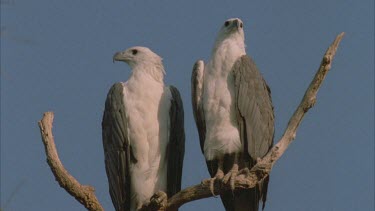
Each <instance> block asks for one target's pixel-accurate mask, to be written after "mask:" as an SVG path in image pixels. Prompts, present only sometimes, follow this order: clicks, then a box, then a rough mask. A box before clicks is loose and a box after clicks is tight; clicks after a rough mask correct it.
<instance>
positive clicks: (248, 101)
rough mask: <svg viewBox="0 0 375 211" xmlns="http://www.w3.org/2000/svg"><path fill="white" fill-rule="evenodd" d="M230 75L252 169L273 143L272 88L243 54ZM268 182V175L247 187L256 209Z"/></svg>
mask: <svg viewBox="0 0 375 211" xmlns="http://www.w3.org/2000/svg"><path fill="white" fill-rule="evenodd" d="M233 74H234V80H235V94H236V106H237V109H238V118H237V119H238V124H239V130H240V136H241V141H242V143H243V145H244V149H245V151H247V152H248V154H249V156H248V157H249V165H248V167H249V168H251V167H252V166H253V165H254V164H255V163H256V159H257V158H262V157H264V155H266V154H267V152H268V151H269V150H270V148H271V147H272V145H273V137H274V132H275V126H274V121H275V120H274V118H275V117H274V112H273V106H272V100H271V91H270V89H269V87H268V86H267V84H266V82H265V81H264V79H263V77H262V75H261V74H260V73H259V71H258V69H257V67H256V65H255V63H254V62H253V60H252V59H251V58H250V57H248V56H246V55H244V56H242V57H241V58H240V59H238V60H237V61H236V63H235V64H234V66H233ZM268 182H269V176H268V177H266V178H265V179H264V180H263V181H262V182H260V183H259V184H258V185H257V188H255V189H252V190H249V191H250V192H249V193H248V194H249V197H250V198H251V199H252V200H254V202H252V203H251V204H254V209H255V210H258V203H257V202H258V200H260V199H262V201H263V209H264V206H265V202H266V198H267V189H268ZM254 196H255V198H254ZM253 198H254V199H253Z"/></svg>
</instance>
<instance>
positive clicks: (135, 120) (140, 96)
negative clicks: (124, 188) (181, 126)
mask: <svg viewBox="0 0 375 211" xmlns="http://www.w3.org/2000/svg"><path fill="white" fill-rule="evenodd" d="M170 99H171V93H170V91H169V89H168V88H165V87H164V84H163V83H160V82H157V81H155V80H154V79H153V78H152V77H150V75H149V74H147V73H142V72H138V73H134V74H133V75H132V77H131V78H130V79H129V80H128V81H127V82H126V83H125V85H124V102H125V107H126V113H127V114H128V116H127V118H128V119H127V120H128V134H129V140H130V146H131V149H132V152H133V154H134V157H135V158H136V159H137V161H138V162H137V163H136V164H135V165H131V166H130V171H131V172H130V174H131V183H132V184H131V194H132V200H131V201H132V205H131V207H132V210H133V209H136V208H137V207H138V206H139V205H140V204H143V203H144V202H145V201H147V200H148V199H149V198H150V197H151V196H152V195H153V194H154V193H155V191H156V190H164V191H165V190H166V187H167V186H166V184H167V183H166V182H167V181H166V171H167V166H166V162H164V161H165V151H166V147H167V144H168V140H169V134H168V129H169V126H168V123H169V108H170Z"/></svg>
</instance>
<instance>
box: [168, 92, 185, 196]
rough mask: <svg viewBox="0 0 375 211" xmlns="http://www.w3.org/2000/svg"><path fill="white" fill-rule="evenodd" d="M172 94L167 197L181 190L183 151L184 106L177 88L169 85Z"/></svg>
mask: <svg viewBox="0 0 375 211" xmlns="http://www.w3.org/2000/svg"><path fill="white" fill-rule="evenodd" d="M169 90H170V91H171V94H172V100H171V108H170V110H169V116H170V132H169V143H168V148H167V156H166V157H167V159H168V172H167V195H168V198H169V197H171V196H173V195H174V194H176V193H177V192H179V191H180V190H181V176H182V166H183V162H184V153H185V131H184V108H183V105H182V100H181V96H180V93H179V92H178V90H177V89H176V88H175V87H173V86H170V87H169Z"/></svg>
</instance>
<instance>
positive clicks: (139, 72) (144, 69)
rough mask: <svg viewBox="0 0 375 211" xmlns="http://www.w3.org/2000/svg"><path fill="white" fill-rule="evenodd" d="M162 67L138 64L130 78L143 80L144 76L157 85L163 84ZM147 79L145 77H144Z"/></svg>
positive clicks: (159, 65) (160, 65)
mask: <svg viewBox="0 0 375 211" xmlns="http://www.w3.org/2000/svg"><path fill="white" fill-rule="evenodd" d="M164 74H165V72H164V67H163V65H162V64H158V65H155V64H153V65H147V64H138V65H137V66H135V67H134V68H133V72H132V76H131V77H134V78H143V77H144V76H145V75H146V76H148V77H150V78H151V79H153V80H155V81H156V82H158V83H161V84H164ZM146 78H147V77H146Z"/></svg>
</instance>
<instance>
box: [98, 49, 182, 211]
mask: <svg viewBox="0 0 375 211" xmlns="http://www.w3.org/2000/svg"><path fill="white" fill-rule="evenodd" d="M113 60H114V61H124V62H126V63H127V64H128V65H129V66H130V67H131V69H132V74H131V76H130V78H129V80H128V81H126V82H121V83H116V84H114V85H113V86H112V88H111V89H110V90H109V93H108V95H107V100H106V102H105V110H104V115H103V121H102V136H103V147H104V155H105V167H106V172H107V177H108V183H109V192H110V195H111V198H112V202H113V204H114V207H115V209H116V210H117V211H123V210H125V211H129V210H137V209H139V208H141V207H142V205H143V204H144V203H146V202H148V201H149V200H150V197H152V196H153V194H154V193H156V192H158V191H163V192H165V193H167V195H168V197H170V196H172V195H174V194H175V193H176V192H178V191H179V190H180V189H181V174H182V164H183V158H184V147H185V133H184V111H183V106H182V101H181V97H180V93H179V92H178V90H177V89H176V88H175V87H173V86H165V85H164V82H163V78H164V75H165V71H164V67H163V63H162V59H161V57H160V56H158V55H157V54H155V53H154V52H152V51H151V50H150V49H148V48H145V47H132V48H129V49H127V50H125V51H123V52H118V53H116V54H115V55H114V56H113Z"/></svg>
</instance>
